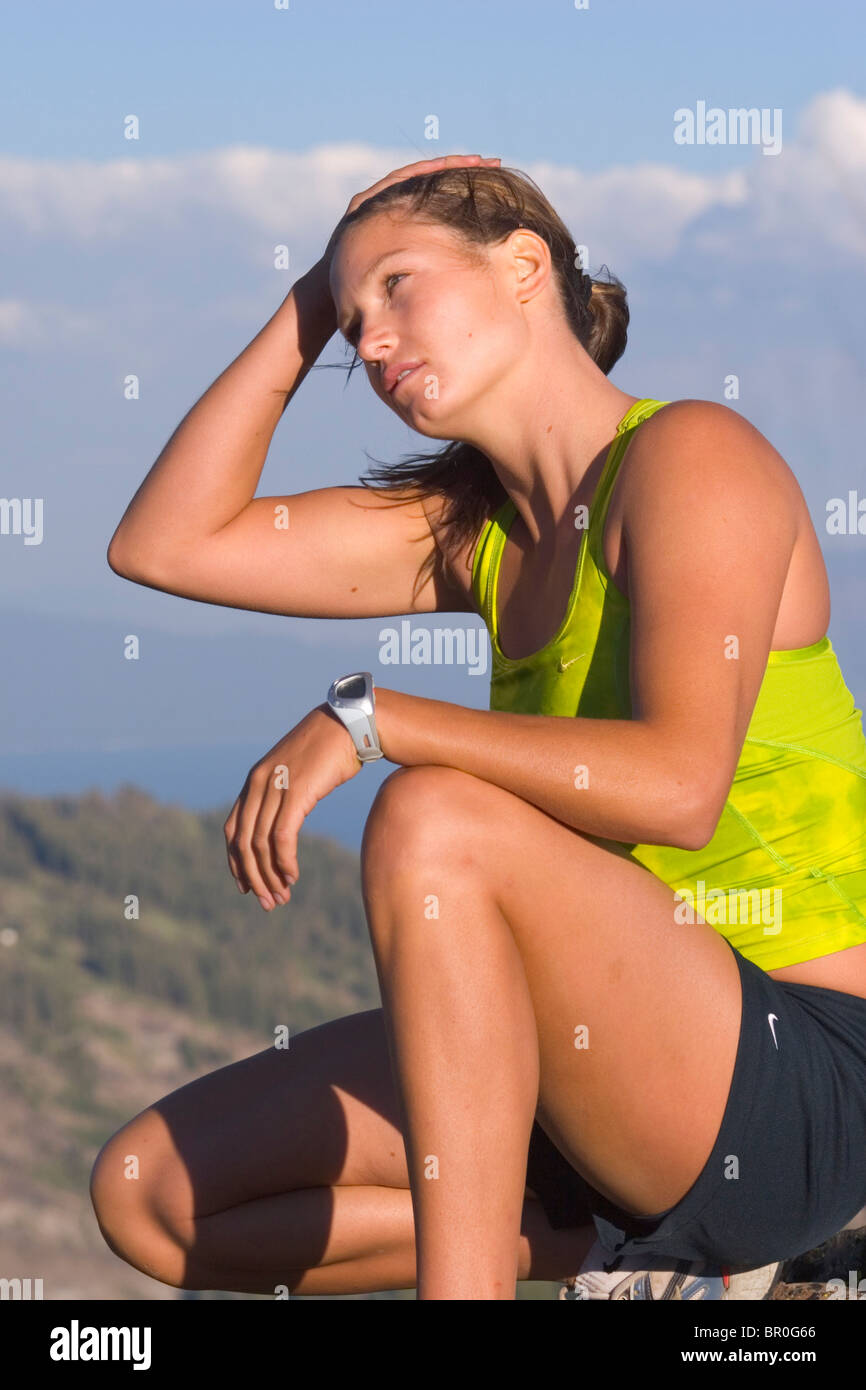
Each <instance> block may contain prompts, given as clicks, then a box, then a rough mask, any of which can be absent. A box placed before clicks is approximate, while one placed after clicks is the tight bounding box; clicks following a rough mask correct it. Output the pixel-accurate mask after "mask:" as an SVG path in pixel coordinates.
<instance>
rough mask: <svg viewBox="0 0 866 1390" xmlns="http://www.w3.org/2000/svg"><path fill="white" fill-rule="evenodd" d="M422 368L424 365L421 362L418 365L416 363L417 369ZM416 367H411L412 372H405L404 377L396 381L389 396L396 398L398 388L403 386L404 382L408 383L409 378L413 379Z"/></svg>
mask: <svg viewBox="0 0 866 1390" xmlns="http://www.w3.org/2000/svg"><path fill="white" fill-rule="evenodd" d="M423 366H424V363H423V362H419V363H418V367H423ZM418 367H413V368H412V370H411V371H409V372H407V373H406V375H405V376H404V377H401V378H400V380H399V381H397V382H395V383H394V385H393V386H392V387H391V395H392V396H396V394H397V392H398V391H399V390H400V387H401V386H402V385H403V383H404V382H406V381H408V380H409V378H410V377H413V376H414V375H415V373H416V372H417V370H418Z"/></svg>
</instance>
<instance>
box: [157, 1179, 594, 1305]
mask: <svg viewBox="0 0 866 1390" xmlns="http://www.w3.org/2000/svg"><path fill="white" fill-rule="evenodd" d="M323 1225H324V1226H326V1227H328V1228H329V1229H330V1236H329V1239H328V1247H327V1250H326V1252H325V1255H324V1258H322V1259H320V1260H319V1263H318V1264H316V1263H315V1261H316V1259H317V1258H318V1255H317V1251H318V1248H319V1241H320V1232H321V1230H322V1227H323ZM594 1240H595V1227H594V1226H584V1227H575V1228H573V1229H570V1230H567V1231H553V1230H551V1228H550V1226H549V1225H548V1223H547V1218H546V1217H545V1215H544V1212H543V1210H542V1207H541V1204H540V1203H539V1202H536V1201H532V1200H529V1199H527V1201H526V1202H525V1205H524V1211H523V1217H522V1220H521V1234H520V1238H519V1242H518V1275H517V1277H518V1278H519V1279H537V1280H556V1279H565V1278H567V1277H568V1276H569V1275H571V1274H574V1273H576V1272H577V1270H578V1269H579V1268H580V1265H581V1264H582V1262H583V1258H584V1256H585V1254H586V1252H587V1251H588V1250H589V1248H590V1246H591V1245H592V1243H593V1241H594ZM166 1256H167V1258H168V1260H169V1261H170V1262H171V1263H172V1264H173V1272H174V1273H175V1275H176V1278H174V1279H172V1280H171V1281H170V1282H172V1283H176V1284H177V1285H178V1286H179V1287H183V1288H186V1289H223V1290H232V1291H233V1292H238V1293H263V1294H276V1291H277V1289H278V1288H280V1287H281V1286H285V1288H286V1289H287V1290H288V1292H289V1293H290V1294H291V1295H296V1294H297V1295H303V1294H350V1293H351V1294H355V1293H372V1292H379V1291H381V1290H384V1289H413V1288H415V1287H416V1265H415V1230H414V1220H413V1215H412V1195H411V1192H410V1191H409V1190H408V1189H406V1188H386V1187H336V1188H309V1189H306V1190H304V1191H300V1192H288V1193H285V1194H283V1195H282V1196H279V1197H262V1198H259V1199H258V1200H257V1201H254V1202H247V1203H245V1204H244V1205H243V1206H240V1207H234V1208H232V1209H231V1210H229V1211H225V1212H217V1213H215V1214H214V1215H212V1216H206V1217H203V1218H200V1219H199V1220H197V1221H196V1222H195V1228H194V1231H192V1232H191V1239H190V1241H189V1245H188V1249H187V1250H183V1249H182V1248H181V1245H180V1244H179V1243H178V1242H176V1241H175V1242H173V1243H172V1248H171V1249H168V1248H167V1250H166ZM146 1272H147V1271H146ZM166 1272H168V1271H166Z"/></svg>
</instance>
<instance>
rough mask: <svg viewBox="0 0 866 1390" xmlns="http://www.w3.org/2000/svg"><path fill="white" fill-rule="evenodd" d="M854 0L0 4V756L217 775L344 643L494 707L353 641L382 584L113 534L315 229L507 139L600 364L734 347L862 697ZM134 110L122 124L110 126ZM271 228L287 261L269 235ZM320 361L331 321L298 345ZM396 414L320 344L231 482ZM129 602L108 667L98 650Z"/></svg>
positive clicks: (634, 364) (222, 784)
mask: <svg viewBox="0 0 866 1390" xmlns="http://www.w3.org/2000/svg"><path fill="white" fill-rule="evenodd" d="M864 14H866V11H864V8H863V7H862V6H861V5H860V4H859V3H856V4H855V3H853V0H850V3H841V2H840V0H836V3H833V0H830V3H827V4H824V5H822V6H821V7H820V8H819V7H818V6H815V5H814V4H805V3H791V2H790V0H786V3H776V0H772V2H768V0H764V2H763V3H760V2H758V3H756V2H755V0H751V3H746V2H745V0H734V3H729V4H727V5H725V6H722V7H719V6H710V5H695V4H694V3H679V0H660V3H655V4H650V3H640V0H618V2H617V0H614V2H613V3H603V2H602V0H590V4H589V7H588V8H584V9H577V8H576V7H575V5H574V3H573V0H571V2H570V3H566V2H565V0H561V2H558V3H550V0H547V3H545V2H544V0H541V2H540V3H536V4H534V5H532V6H527V5H525V4H521V5H518V4H516V3H495V4H494V3H478V4H470V5H467V4H465V3H463V4H459V5H458V4H456V3H452V0H439V3H437V4H436V5H435V6H421V5H409V4H402V5H401V4H395V3H390V2H388V0H382V2H381V3H378V2H375V0H374V2H373V3H366V4H363V5H361V4H357V3H347V2H346V0H332V2H329V0H323V2H322V3H318V4H313V3H311V2H310V3H304V2H303V0H289V5H288V8H285V9H278V8H276V7H275V5H274V4H273V3H272V0H271V3H265V0H262V2H261V3H251V2H250V0H243V3H242V0H221V3H199V2H198V0H179V2H176V3H172V4H169V3H149V4H147V3H145V4H141V5H138V6H123V5H117V4H115V3H91V4H88V3H82V4H78V5H76V6H70V5H68V4H60V3H40V4H39V5H29V6H28V5H21V6H16V7H12V6H8V7H5V9H4V13H3V14H2V17H0V132H2V133H0V265H2V271H0V377H2V382H3V386H2V392H3V396H2V404H3V418H4V425H5V430H4V434H5V439H4V443H5V449H4V469H3V484H2V488H0V492H2V494H3V496H5V497H7V498H14V497H19V498H28V497H30V498H32V497H38V498H41V499H43V506H44V523H43V524H44V534H43V536H42V538H41V543H40V544H38V545H32V546H26V545H24V544H23V541H22V537H21V536H15V535H0V621H2V623H3V628H4V651H5V654H6V655H7V658H10V657H11V659H7V663H6V668H7V680H6V682H5V685H4V689H3V691H2V694H0V701H2V703H0V715H2V718H0V785H3V786H7V787H16V788H19V789H21V790H33V791H37V792H54V791H59V790H71V791H78V790H81V789H82V788H84V787H88V786H100V787H103V788H105V789H106V790H108V789H110V788H111V787H113V786H115V785H116V784H117V783H118V782H121V781H125V780H129V781H135V782H138V783H139V784H140V785H142V786H144V787H146V788H147V789H148V790H151V791H152V792H153V793H154V794H155V795H158V796H164V797H167V798H169V799H172V800H177V801H180V802H183V803H184V804H188V805H195V806H206V805H216V804H223V803H230V802H231V801H232V800H233V799H234V797H235V796H236V795H237V792H238V791H239V789H240V786H241V784H242V782H243V779H244V777H245V775H246V772H247V770H248V768H249V766H250V764H251V762H252V761H254V760H255V759H256V758H257V757H259V756H260V755H261V754H262V753H263V752H264V751H265V750H266V749H267V748H269V747H270V746H271V745H272V744H273V743H274V742H275V741H276V739H277V738H278V737H280V736H281V735H282V734H283V733H284V732H286V731H287V729H289V728H290V727H292V725H293V724H295V723H297V721H298V720H299V719H300V718H301V717H302V716H303V714H304V713H306V711H307V710H308V709H309V708H310V707H311V706H312V705H313V704H317V703H319V702H320V700H321V699H322V698H323V696H324V694H325V692H326V690H327V687H328V684H329V683H330V681H331V679H332V678H333V676H334V675H336V674H339V673H341V672H343V671H344V670H349V669H357V668H359V667H360V668H363V669H371V670H373V672H374V675H375V677H376V679H377V681H378V682H379V683H380V684H383V685H389V684H390V685H392V686H394V687H397V688H401V689H405V690H408V691H410V692H415V693H423V694H427V695H431V696H433V697H434V698H442V699H449V700H455V701H458V702H460V703H464V704H472V705H476V706H479V707H485V706H486V704H487V681H486V680H485V679H478V678H475V677H473V676H472V675H471V674H470V673H469V672H468V671H466V670H460V669H456V668H446V667H439V668H428V669H423V668H422V669H421V670H419V669H418V668H417V667H411V666H406V667H398V668H393V667H392V668H384V667H382V666H380V665H379V664H378V651H379V640H378V634H379V633H380V631H381V630H382V629H383V627H386V626H389V625H399V618H397V619H393V620H390V621H389V620H379V619H371V620H367V621H364V622H342V621H316V622H314V621H309V620H298V619H291V618H280V617H277V616H274V615H265V614H255V613H248V612H245V611H242V610H235V609H221V608H217V607H215V606H213V605H209V604H203V603H193V602H190V601H187V600H183V599H180V598H177V597H174V596H171V595H166V594H160V593H157V592H156V591H153V590H147V589H144V588H142V587H140V586H134V585H131V584H129V583H128V582H126V581H124V580H122V579H120V578H118V577H117V576H116V575H114V574H113V573H112V572H111V571H110V570H109V569H108V566H107V564H106V561H105V549H106V546H107V544H108V540H109V538H110V536H111V534H112V531H113V530H114V527H115V526H116V524H117V521H118V520H119V518H120V516H121V515H122V513H123V511H124V509H125V507H126V505H127V503H128V502H129V500H130V498H131V497H132V495H133V493H134V492H135V490H136V488H137V487H138V485H139V483H140V482H141V480H142V479H143V477H144V476H145V474H146V473H147V471H148V469H149V468H150V466H151V464H152V463H153V461H154V459H155V458H156V456H157V454H158V453H159V451H160V449H161V448H162V446H163V445H164V443H165V442H166V440H167V439H168V437H169V435H170V434H171V433H172V431H173V430H174V428H175V427H176V425H177V424H178V422H179V421H180V420H181V419H182V417H183V415H184V414H185V413H186V411H187V410H188V409H189V408H190V407H191V406H192V405H193V404H194V402H195V401H196V400H197V399H198V397H199V396H200V395H201V393H202V392H203V391H204V390H205V389H206V388H207V386H208V385H209V384H210V383H211V382H212V381H213V380H214V378H215V377H216V376H217V375H218V374H219V373H220V372H221V371H222V370H223V368H224V367H225V366H226V365H227V364H228V363H229V362H230V361H231V360H232V359H233V358H234V357H235V356H236V355H237V354H238V353H239V352H240V351H241V350H242V349H243V348H244V347H245V346H246V344H247V343H248V342H249V341H250V339H251V338H252V337H254V336H255V334H256V333H257V332H258V330H259V329H260V328H261V326H262V325H263V324H264V323H265V321H266V320H267V319H268V318H269V317H270V316H271V314H272V313H273V312H274V310H275V309H276V307H277V306H278V304H279V302H280V300H281V299H282V297H283V296H284V295H285V293H286V292H287V290H288V289H289V288H290V286H291V283H292V282H293V280H294V279H296V278H297V276H298V275H300V274H302V273H303V271H304V270H306V269H307V268H308V267H309V265H310V264H312V262H313V261H314V260H315V259H317V257H318V255H319V254H320V252H321V250H322V248H323V246H324V244H325V242H326V240H327V237H328V235H329V234H330V231H331V229H332V227H333V225H334V224H335V222H336V221H337V219H338V218H339V216H340V215H341V213H342V212H343V210H344V209H345V206H346V204H347V203H348V201H349V198H350V197H351V196H352V194H353V193H354V192H356V191H357V190H358V189H360V188H364V187H368V186H369V185H370V184H371V183H373V182H374V181H375V180H376V179H377V178H379V177H381V176H382V175H383V174H384V173H386V172H388V171H389V170H390V169H392V168H395V167H398V166H399V165H402V164H405V163H408V162H410V161H412V160H413V159H415V158H421V157H429V156H431V155H432V154H439V153H452V152H457V151H464V152H465V151H472V152H475V151H477V152H480V153H484V154H498V155H500V156H501V157H502V160H503V163H505V164H509V165H512V166H516V167H518V168H521V169H524V170H525V171H526V172H527V173H529V174H530V175H531V176H532V177H533V178H534V179H535V180H536V182H537V183H539V184H540V186H541V188H542V189H543V190H544V192H545V193H546V194H547V196H548V197H549V198H550V200H551V202H552V203H553V204H554V206H555V207H556V208H557V210H558V211H559V212H560V214H561V215H562V216H563V218H564V219H565V221H566V222H567V223H568V225H569V227H570V228H571V230H572V232H573V233H574V235H575V239H576V240H577V241H578V242H579V243H584V244H586V245H587V246H588V248H589V259H590V266H591V268H592V269H593V270H597V269H598V267H600V266H601V265H603V264H606V265H608V266H609V267H610V268H611V270H613V271H614V272H615V273H616V274H617V275H618V276H620V278H622V279H623V280H624V281H625V283H626V285H627V287H628V291H629V301H630V306H631V312H632V323H631V327H630V332H629V347H628V350H627V352H626V354H625V356H624V358H623V359H622V360H621V362H620V363H618V364H617V366H616V368H615V369H614V372H613V374H612V379H613V380H615V381H616V382H617V384H618V385H620V386H621V387H622V389H624V390H626V391H629V392H630V393H633V394H635V395H651V396H657V397H660V398H662V399H676V398H679V397H684V396H685V397H699V398H702V399H712V400H720V399H722V398H723V397H722V391H723V383H724V380H725V377H726V376H727V375H729V374H731V373H734V374H736V376H737V377H738V378H739V381H740V396H739V399H738V400H736V401H733V402H730V403H731V404H733V405H734V407H735V408H736V409H739V410H740V411H741V412H742V413H743V414H744V415H746V416H747V418H748V419H750V420H751V421H752V423H753V424H755V425H756V426H757V427H758V428H759V429H761V430H762V431H763V432H764V433H765V434H766V435H767V437H768V438H769V439H770V440H771V442H772V443H773V444H774V445H775V446H776V448H777V449H779V451H780V452H781V453H782V454H783V456H784V457H785V458H786V460H787V461H788V463H789V464H790V466H791V467H792V469H793V470H794V472H795V474H796V475H797V478H798V480H799V482H800V485H801V487H802V488H803V491H804V494H805V496H806V500H807V502H808V504H809V507H810V511H811V514H812V517H813V521H814V522H815V525H816V530H817V531H818V535H819V539H820V540H821V543H822V548H823V550H824V554H825V558H826V560H827V565H828V571H829V574H830V581H831V589H832V595H833V614H832V618H831V625H830V634H831V637H832V639H833V642H834V646H835V647H836V650H837V652H838V653H839V657H840V661H841V663H842V669H843V672H844V674H845V676H846V679H847V680H848V683H849V686H850V687H851V689H852V691H853V692H854V694H855V696H856V698H857V701H858V704H860V705H861V706H862V704H863V701H864V699H866V659H864V657H863V656H862V655H861V653H862V651H863V650H864V643H863V640H862V639H863V618H862V610H863V601H862V595H863V583H862V577H863V547H864V544H866V540H864V537H862V536H830V535H828V534H827V531H826V527H825V516H826V507H827V502H828V499H830V498H832V497H833V496H837V495H847V493H848V491H849V490H850V489H855V490H856V489H858V488H859V492H860V495H866V464H864V459H863V451H862V445H861V439H860V430H859V417H858V414H857V409H858V406H859V402H860V401H861V400H862V399H863V397H864V363H866V351H864V348H866V341H864V339H866V331H864V328H863V324H864V321H866V316H864V309H866V193H864V189H866V178H864V175H866V80H864V75H863V60H862V55H863V52H864V51H866V43H864V39H866V18H864ZM699 106H703V107H704V108H713V107H716V108H719V109H720V110H721V111H723V112H727V111H730V110H731V109H733V108H737V107H753V108H756V109H758V110H760V111H765V112H766V113H767V117H768V120H769V119H770V118H771V117H772V114H773V113H778V117H776V118H775V119H777V120H778V122H779V124H778V132H779V134H780V135H781V145H780V148H779V149H778V152H776V153H764V152H763V150H762V148H761V145H760V143H758V142H756V141H751V142H749V141H747V140H743V141H741V142H740V143H715V144H712V143H693V144H681V143H677V141H676V140H675V139H674V127H675V118H674V113H675V112H676V111H678V110H680V109H682V108H686V109H688V110H691V111H697V110H698V108H699ZM130 114H132V115H135V116H136V117H137V118H138V122H139V138H138V139H137V140H128V139H125V138H124V121H125V119H126V118H127V117H128V116H129V115H130ZM431 116H433V117H435V118H436V121H437V122H438V139H436V140H430V139H428V138H427V135H429V134H430V131H431V122H430V117H431ZM276 243H285V244H286V245H287V246H288V247H289V250H290V263H291V269H290V271H289V272H286V271H278V270H275V268H274V265H273V247H274V245H275V244H276ZM345 360H346V359H345V357H344V354H343V351H342V342H341V340H340V339H338V338H335V339H333V340H332V342H331V344H330V345H329V346H328V347H327V348H326V349H325V352H324V353H323V355H322V357H321V358H320V361H321V362H329V361H330V362H343V361H345ZM130 372H132V373H135V374H136V375H138V376H139V378H140V382H141V396H140V399H139V400H138V401H136V402H134V403H132V402H129V401H127V400H125V399H124V397H123V391H122V383H123V380H124V378H125V377H126V376H127V374H128V373H130ZM422 447H425V441H423V440H422V439H421V437H420V436H417V435H414V434H412V432H411V431H409V430H408V429H406V428H404V427H401V425H400V423H399V422H398V421H397V420H396V419H395V418H394V417H393V415H391V414H390V412H386V411H384V410H383V409H382V407H381V406H380V405H379V404H378V402H376V401H375V399H374V398H373V397H372V393H371V392H370V389H369V386H368V384H367V383H366V381H365V380H364V378H363V373H362V372H356V373H355V374H354V375H353V378H352V380H351V382H350V383H349V385H348V387H347V388H346V389H345V390H344V377H343V375H342V374H341V373H339V372H324V371H323V372H313V373H311V375H310V376H309V377H308V378H307V380H306V381H305V382H304V384H303V386H302V387H301V390H300V391H299V393H298V395H297V396H296V397H295V400H294V401H293V402H292V404H291V405H290V407H289V409H288V411H287V412H286V415H285V416H284V417H283V420H282V421H281V422H280V425H279V426H278V429H277V431H276V434H275V436H274V441H273V444H272V446H271V451H270V455H269V458H268V461H267V463H266V465H265V469H264V472H263V475H262V480H261V483H260V486H259V489H258V493H259V495H266V494H269V493H285V492H293V491H302V490H305V489H308V488H310V487H315V486H326V485H332V484H337V483H354V482H356V481H357V478H358V474H359V473H360V472H362V471H364V469H365V468H366V467H367V464H368V458H375V459H388V458H390V459H395V460H396V459H397V458H399V457H401V456H402V455H404V454H406V453H408V452H410V451H412V450H415V449H417V448H422ZM365 451H366V453H365ZM434 616H435V617H436V619H437V622H441V619H442V615H434ZM413 621H414V623H415V624H416V625H419V624H418V622H417V620H413ZM429 625H431V626H433V625H435V624H434V623H433V622H432V620H431V622H430V624H429ZM131 632H134V633H136V634H138V635H139V637H140V640H141V644H142V659H141V660H140V661H139V662H138V663H135V664H134V667H135V669H134V670H132V669H130V667H131V666H132V665H133V664H132V663H128V662H126V663H125V662H123V661H122V660H121V659H120V658H119V655H118V653H119V651H120V649H121V645H122V641H123V638H124V636H125V635H126V634H128V633H131ZM392 770H393V768H392V766H391V765H390V764H385V765H384V767H383V766H382V765H377V766H375V767H371V768H365V770H364V773H363V774H362V776H360V777H358V778H355V779H353V781H352V782H351V783H350V784H348V786H346V787H344V788H341V789H339V791H338V792H337V793H335V794H334V795H333V796H332V797H331V798H328V799H327V800H326V802H324V803H322V804H321V805H320V807H318V808H317V809H316V811H315V812H314V813H313V815H312V816H311V817H310V819H309V821H308V828H309V829H311V830H312V829H316V828H320V829H322V830H323V831H327V832H328V833H335V834H338V835H339V836H340V837H341V838H344V839H345V840H346V842H347V843H350V844H356V843H357V841H358V838H359V834H360V827H361V825H362V821H363V814H364V810H365V809H366V807H367V806H368V805H369V801H370V800H371V798H372V795H373V792H374V791H375V787H376V785H378V781H379V780H381V777H382V776H384V775H387V772H390V771H392Z"/></svg>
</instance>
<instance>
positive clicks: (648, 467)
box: [611, 399, 806, 525]
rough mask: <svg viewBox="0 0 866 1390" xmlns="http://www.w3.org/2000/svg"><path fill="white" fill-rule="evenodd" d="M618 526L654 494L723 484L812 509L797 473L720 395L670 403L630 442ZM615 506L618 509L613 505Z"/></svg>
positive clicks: (773, 502)
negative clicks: (718, 399) (713, 397)
mask: <svg viewBox="0 0 866 1390" xmlns="http://www.w3.org/2000/svg"><path fill="white" fill-rule="evenodd" d="M617 483H618V486H617V488H616V492H615V498H614V500H615V504H616V515H614V516H612V517H611V521H612V522H613V524H614V525H617V524H618V523H619V524H627V523H628V521H629V519H630V518H631V517H632V516H633V517H636V518H638V519H639V518H640V514H641V509H642V506H643V505H644V503H645V501H646V497H647V493H648V492H652V493H653V495H654V496H656V497H657V496H658V494H659V490H660V489H661V490H662V491H664V492H668V493H670V495H671V498H672V500H673V499H675V498H676V496H677V494H678V492H680V491H681V490H682V489H689V488H692V487H696V488H701V487H707V490H708V495H716V496H717V495H718V493H717V491H716V489H717V488H718V487H719V485H720V484H721V485H722V486H723V488H724V490H725V492H726V493H727V494H728V495H730V498H731V501H732V503H735V502H736V501H737V500H740V501H741V502H742V503H744V504H748V505H750V506H760V505H761V504H764V505H766V506H767V507H768V508H773V509H774V510H775V513H776V515H778V509H779V507H790V508H791V509H792V513H796V514H798V515H799V514H800V513H801V511H802V509H804V508H805V506H806V503H805V498H804V497H803V494H802V491H801V489H800V485H799V483H798V482H797V479H796V476H795V474H794V472H793V470H792V469H791V467H790V466H789V464H788V463H787V462H786V460H785V459H784V458H783V456H782V455H781V454H780V453H779V451H778V449H776V448H775V447H774V445H773V444H771V443H770V441H769V439H767V437H766V436H765V435H764V434H762V433H761V431H760V430H759V429H758V428H757V427H756V426H755V425H753V424H752V423H751V421H750V420H747V419H746V417H745V416H744V415H741V414H740V413H739V411H737V410H734V409H733V408H732V407H730V406H728V405H723V404H722V403H721V402H719V401H706V400H697V399H684V400H678V401H670V402H668V403H667V404H665V405H663V406H662V407H661V408H660V409H659V410H656V411H655V412H654V413H653V414H652V415H650V416H649V417H647V418H646V419H645V420H644V421H643V423H642V424H641V425H640V426H639V427H638V428H637V429H636V430H635V431H634V433H633V435H632V438H631V440H630V441H629V444H628V447H627V449H626V452H625V455H624V457H623V460H622V464H621V467H620V470H619V474H618V477H617ZM612 510H613V508H612Z"/></svg>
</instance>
